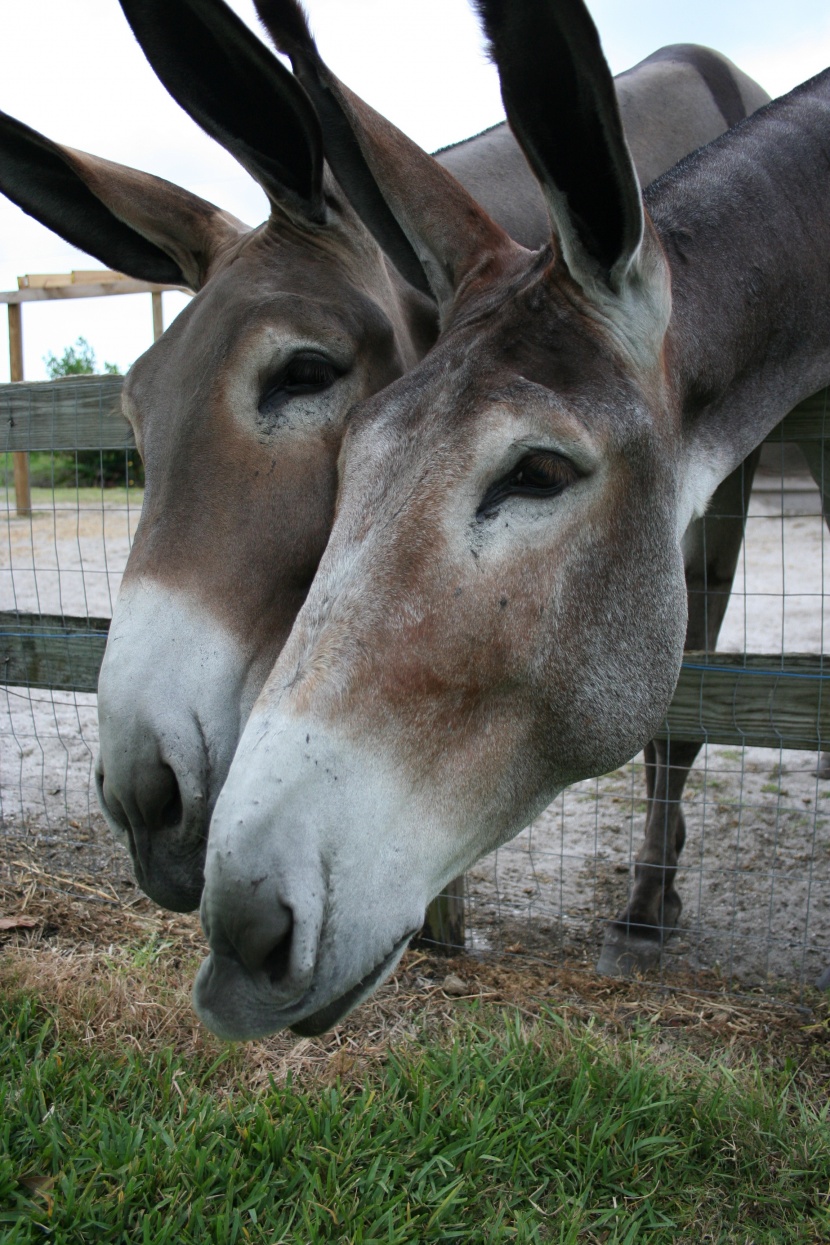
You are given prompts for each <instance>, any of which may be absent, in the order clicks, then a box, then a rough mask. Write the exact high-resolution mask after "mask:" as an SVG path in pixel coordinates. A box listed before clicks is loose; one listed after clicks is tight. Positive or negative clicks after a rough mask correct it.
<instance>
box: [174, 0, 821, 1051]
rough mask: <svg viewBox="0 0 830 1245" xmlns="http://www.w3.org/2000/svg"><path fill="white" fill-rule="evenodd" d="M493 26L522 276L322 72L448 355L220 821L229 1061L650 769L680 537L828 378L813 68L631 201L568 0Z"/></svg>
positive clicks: (355, 453) (366, 434)
mask: <svg viewBox="0 0 830 1245" xmlns="http://www.w3.org/2000/svg"><path fill="white" fill-rule="evenodd" d="M480 7H481V10H482V13H483V16H484V20H485V25H486V28H487V31H488V34H489V36H490V39H491V43H492V47H493V54H494V57H495V60H496V63H497V65H498V67H499V71H500V74H501V78H502V88H503V94H504V100H505V105H506V108H507V115H508V118H509V121H510V123H511V125H512V127H513V130H514V132H515V134H516V136H517V137H518V139H519V141H520V143H521V145H522V147H523V150H524V151H525V154H526V155H527V157H528V160H529V161H530V164H531V166H532V168H533V170H534V172H535V174H536V176H537V178H538V180H539V184H540V186H541V188H542V191H543V193H544V196H545V200H546V203H547V206H548V210H549V213H550V223H551V236H550V239H549V243H548V245H547V246H546V247H545V248H543V249H542V250H541V251H539V252H537V253H530V252H528V251H525V250H523V249H522V248H521V247H519V246H517V245H516V244H515V243H514V242H512V241H511V240H510V239H509V238H508V237H507V235H506V234H505V233H504V232H503V231H502V230H500V229H499V228H498V227H497V226H496V225H494V224H493V222H492V221H491V220H489V219H488V218H487V217H486V216H484V215H483V213H482V212H481V211H480V210H479V209H478V208H477V206H476V205H475V203H473V202H472V201H471V200H470V199H469V198H467V196H466V195H465V194H464V192H463V191H462V190H461V189H460V188H459V187H458V186H457V184H455V183H452V182H451V181H450V179H448V178H447V176H446V174H445V173H444V172H443V170H441V169H440V168H439V167H438V166H436V165H435V164H434V163H432V162H429V161H425V160H422V158H421V156H420V153H418V151H417V150H416V149H413V148H412V147H411V145H409V144H407V143H406V142H405V140H403V139H402V138H401V136H400V135H397V134H394V135H390V133H389V130H388V128H387V127H386V126H385V125H384V124H383V122H382V120H381V119H380V118H378V117H377V116H375V115H374V114H372V113H371V112H369V111H368V110H366V109H365V108H364V107H363V106H362V105H361V103H360V101H358V100H356V99H355V98H354V97H353V96H352V95H350V93H349V92H348V91H347V90H346V89H345V88H343V87H341V86H340V84H339V83H337V81H336V80H335V79H333V78H331V77H327V76H326V75H325V71H324V70H323V69H322V67H320V75H321V81H322V82H323V83H324V86H325V89H326V90H327V91H328V92H329V95H330V98H331V100H333V101H334V102H335V103H336V106H337V108H338V109H339V110H340V111H341V114H342V116H343V117H344V118H346V119H347V120H348V122H349V124H350V126H351V128H352V129H353V132H354V134H355V135H356V137H357V138H358V141H359V142H360V147H361V153H362V157H363V159H365V161H366V162H367V163H368V164H369V165H370V167H371V169H372V172H373V174H374V176H375V178H376V180H377V183H378V185H379V186H380V187H381V189H382V191H383V194H384V198H385V200H386V203H387V204H388V206H389V207H390V209H391V211H392V212H393V214H394V215H395V217H396V219H397V221H398V223H399V224H400V226H401V228H402V229H403V230H404V232H405V233H406V235H407V238H408V240H409V242H410V244H411V245H412V246H413V248H414V249H415V250H416V251H417V253H418V255H419V257H420V259H421V262H422V264H423V266H424V268H425V270H426V271H427V272H428V273H429V274H430V277H431V281H432V288H433V291H434V293H435V296H436V298H437V300H438V302H439V307H440V313H441V323H442V333H441V337H440V339H439V342H438V344H437V345H436V346H435V347H433V349H432V350H431V352H430V353H429V355H428V356H427V357H426V358H425V359H424V360H423V361H422V362H421V363H420V364H419V365H418V366H417V367H416V368H415V369H414V370H412V371H411V372H409V373H408V374H407V375H406V376H404V377H403V378H402V379H400V380H398V381H396V382H394V383H393V384H392V385H391V386H390V387H389V388H388V389H387V390H385V391H384V392H383V393H382V394H380V395H378V396H376V397H375V398H373V399H370V400H368V401H367V402H365V403H362V404H361V405H360V406H359V407H357V408H356V409H355V410H353V411H352V413H351V416H350V419H349V423H348V429H347V433H346V436H345V439H344V443H343V449H342V452H341V458H340V489H339V496H338V503H337V512H336V517H335V522H334V527H333V531H332V535H331V537H330V540H329V543H328V546H327V548H326V552H325V554H324V556H323V559H322V561H321V564H320V568H319V571H318V573H317V576H316V578H315V580H314V583H313V584H312V587H311V589H310V591H309V594H308V596H307V598H306V602H305V604H304V606H303V608H302V610H301V612H300V615H299V617H298V619H297V622H296V624H295V627H294V630H293V631H292V634H291V636H290V638H289V640H288V642H287V644H286V646H285V648H284V649H283V651H282V654H281V656H280V658H279V660H278V661H277V664H276V666H275V668H274V670H273V671H272V673H271V675H270V677H269V680H268V682H267V684H266V686H265V689H264V690H263V692H262V694H261V695H260V697H259V699H258V701H257V703H256V705H255V706H254V708H253V711H252V713H251V716H250V718H249V720H248V724H247V726H246V728H245V731H244V733H243V735H242V739H241V741H240V744H239V747H238V749H237V752H236V756H235V758H234V761H233V764H232V766H231V769H230V773H229V776H228V779H227V781H226V783H225V786H224V788H223V791H222V793H221V795H220V798H219V800H218V802H217V806H216V810H215V812H214V816H213V820H212V823H211V830H210V837H209V843H208V854H207V860H206V868H205V892H204V897H203V902H202V914H203V922H204V925H205V928H206V931H207V933H208V936H209V940H210V945H211V955H210V957H209V958H208V959H207V960H206V961H205V963H204V965H203V966H202V969H201V970H200V973H199V977H198V979H197V982H196V986H195V992H194V997H195V1001H196V1006H197V1008H198V1010H199V1013H200V1014H201V1016H202V1017H203V1019H204V1020H205V1022H206V1023H207V1024H208V1025H209V1026H210V1027H211V1028H213V1029H214V1030H215V1031H216V1032H218V1033H220V1034H223V1035H225V1036H228V1037H248V1036H253V1035H255V1034H262V1033H266V1032H269V1031H272V1030H275V1029H278V1028H280V1027H283V1026H286V1025H290V1026H292V1027H294V1028H296V1029H298V1030H299V1031H301V1032H305V1033H313V1032H318V1031H320V1030H322V1029H323V1028H325V1027H326V1026H328V1025H331V1024H333V1023H335V1022H336V1021H337V1020H338V1019H339V1018H340V1017H341V1016H342V1015H343V1014H345V1012H346V1011H348V1010H349V1008H350V1007H352V1006H353V1005H354V1004H355V1003H356V1002H358V1001H359V1000H360V999H361V998H363V997H365V995H366V994H367V993H368V992H370V991H371V990H372V989H373V988H374V986H375V985H376V984H377V983H378V981H380V980H381V979H382V978H383V977H384V976H385V975H386V974H388V972H389V971H390V970H391V968H392V967H393V965H394V964H395V963H396V961H397V959H398V957H399V956H400V954H401V952H402V950H403V948H404V947H405V945H406V942H407V940H408V938H409V937H410V936H411V934H412V932H413V931H414V930H416V929H417V928H418V926H419V924H420V922H421V919H422V916H423V912H424V907H425V905H426V903H427V902H428V901H429V899H430V898H431V896H432V895H434V894H435V893H437V892H438V891H439V890H440V889H441V887H442V886H443V885H444V884H445V883H446V882H447V881H448V880H449V879H450V878H452V877H453V876H455V875H456V874H457V873H459V872H460V871H461V870H463V869H464V868H466V867H467V866H468V865H469V864H471V863H472V861H473V860H475V859H476V857H478V856H479V855H481V854H482V853H484V852H486V851H489V850H490V849H492V848H493V847H495V846H497V845H498V844H499V843H501V842H504V841H505V839H507V838H509V837H510V836H511V835H513V834H514V833H516V831H518V830H519V829H520V828H521V827H522V826H523V825H525V824H527V822H528V821H530V820H531V819H532V818H533V817H534V816H535V815H536V814H537V813H538V812H539V810H541V809H542V808H544V807H545V805H546V804H547V803H548V802H549V801H550V800H551V799H552V798H553V796H555V794H556V793H557V792H558V791H560V790H561V789H562V788H563V787H564V786H566V785H567V784H569V783H572V782H574V781H575V780H577V779H581V778H584V777H587V776H589V775H593V774H598V773H603V772H605V771H607V770H609V769H611V768H614V767H616V766H617V765H619V764H621V763H622V762H623V761H625V760H627V759H628V758H629V757H630V756H632V755H633V754H634V753H635V752H636V751H637V750H638V749H639V748H641V747H642V746H643V744H644V742H645V741H646V740H648V739H649V737H650V735H651V734H652V733H653V731H654V729H655V728H656V726H657V724H658V723H659V722H660V720H661V718H662V716H663V714H664V713H665V711H666V708H667V706H668V704H669V701H670V699H671V696H672V693H673V690H674V686H675V682H676V679H677V674H678V670H679V668H680V661H681V656H682V652H683V642H684V637H685V634H686V587H685V582H684V565H683V550H682V544H683V539H684V535H685V533H686V532H687V530H688V528H689V524H690V523H691V522H692V521H693V520H694V518H695V517H696V516H699V515H700V514H702V513H703V511H704V509H705V507H706V505H707V503H708V501H709V499H710V498H711V496H712V494H713V492H714V491H715V489H716V488H717V486H718V485H719V483H720V482H721V481H723V480H725V479H726V478H727V477H728V476H729V474H730V472H732V471H734V470H735V468H736V467H737V466H738V464H739V463H741V461H743V460H744V459H745V458H746V457H747V455H748V454H750V453H751V452H752V450H753V448H754V447H755V446H756V445H757V444H758V443H759V442H760V441H761V440H762V439H763V437H764V436H765V434H766V433H767V432H768V431H769V430H770V429H771V428H772V427H773V426H774V425H775V424H776V423H777V422H778V421H779V420H780V419H781V418H782V417H783V416H784V415H785V414H786V413H787V412H788V411H789V410H790V409H791V408H792V407H793V406H794V405H795V404H796V403H797V402H799V401H800V400H802V399H803V398H805V397H807V396H808V395H809V394H811V393H814V392H815V391H816V390H818V389H819V388H821V387H822V386H824V385H826V384H827V383H828V381H830V331H828V319H830V301H828V290H830V212H828V210H827V203H828V193H830V71H828V72H827V73H825V74H823V75H821V76H819V77H818V78H816V79H814V80H813V81H812V82H810V83H807V84H806V85H804V86H802V87H800V88H799V89H798V90H796V91H794V92H792V93H791V94H790V95H788V96H786V97H784V98H782V99H780V100H777V101H775V102H774V103H772V104H770V105H769V106H767V107H766V108H764V109H762V110H761V111H760V112H759V113H757V114H756V115H755V116H754V117H752V118H750V119H749V120H747V121H745V122H743V123H742V124H740V125H739V126H737V127H735V128H734V129H733V130H731V131H730V132H729V133H727V134H725V135H724V136H723V137H722V138H720V139H718V140H716V141H715V142H714V143H712V144H710V145H709V146H708V147H706V148H704V149H702V150H700V151H698V152H696V153H695V154H694V155H693V156H691V157H689V158H687V159H686V160H684V161H682V162H681V164H679V165H678V166H677V167H676V168H675V169H673V170H672V171H671V172H670V173H668V174H667V175H666V176H665V177H663V178H662V179H660V180H659V181H658V182H657V183H656V184H655V185H654V186H652V187H650V188H649V190H648V191H647V192H646V194H645V208H644V202H643V196H642V195H641V193H640V190H639V188H638V186H637V181H636V176H635V172H634V169H633V166H632V163H631V159H630V155H629V152H628V150H627V147H626V144H625V142H624V139H623V134H622V127H621V124H620V118H619V113H618V109H617V106H616V101H615V98H614V91H613V83H612V79H611V76H610V74H609V71H608V69H607V66H606V64H605V62H604V60H603V57H602V53H601V50H600V46H599V41H598V38H597V35H596V31H595V29H594V27H593V24H592V22H591V19H590V17H589V15H588V13H587V10H586V9H585V8H584V5H583V4H582V3H581V2H580V0H557V3H555V4H552V3H547V2H546V0H482V2H481V5H480ZM552 67H555V71H554V69H553V68H552ZM413 186H417V194H416V195H413V193H412V187H413ZM671 848H672V845H671V844H669V845H668V851H669V852H670V851H671ZM651 881H653V878H651V877H650V874H649V872H644V873H641V874H640V877H639V878H638V882H637V886H638V888H640V889H643V888H647V886H648V885H649V884H650V882H651ZM637 898H638V897H637V895H636V894H635V900H634V902H635V905H636V903H637Z"/></svg>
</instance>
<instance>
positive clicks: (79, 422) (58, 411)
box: [0, 282, 830, 451]
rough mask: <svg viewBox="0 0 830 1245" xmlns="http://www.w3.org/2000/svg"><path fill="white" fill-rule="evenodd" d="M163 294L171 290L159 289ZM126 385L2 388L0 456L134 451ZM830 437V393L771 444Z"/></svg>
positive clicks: (777, 432)
mask: <svg viewBox="0 0 830 1245" xmlns="http://www.w3.org/2000/svg"><path fill="white" fill-rule="evenodd" d="M117 284H122V283H120V282H119V283H117ZM78 288H80V287H78ZM162 288H167V287H159V289H162ZM154 314H155V304H154ZM154 323H155V322H154ZM122 384H123V379H122V378H121V377H120V376H70V377H66V378H65V379H62V380H54V381H39V382H35V383H26V384H15V385H0V429H3V430H5V445H3V444H2V443H0V450H2V449H5V450H7V451H25V450H50V449H55V450H75V449H84V450H87V449H96V450H97V449H104V450H109V449H122V448H126V447H127V446H132V445H133V444H134V440H133V438H132V433H131V432H130V431H129V428H128V425H127V423H126V421H125V420H124V419H123V416H122V415H121V414H120V407H119V396H120V392H121V385H122ZM828 433H830V390H828V389H822V390H821V392H820V393H817V394H815V395H814V396H813V397H812V398H808V399H807V400H806V401H805V402H802V403H800V405H799V406H797V407H796V408H795V410H794V411H791V412H790V414H789V415H788V416H787V418H786V419H784V420H782V421H781V423H780V424H779V425H778V426H777V427H776V428H774V429H773V430H772V432H771V433H770V435H769V436H768V437H767V440H768V441H773V442H776V443H778V442H781V441H797V442H799V443H802V442H808V443H809V442H820V441H822V440H825V439H826V438H827V436H828ZM99 435H100V436H101V437H103V438H105V439H104V440H101V441H96V440H95V439H94V438H95V437H97V436H99Z"/></svg>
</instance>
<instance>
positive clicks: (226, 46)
mask: <svg viewBox="0 0 830 1245" xmlns="http://www.w3.org/2000/svg"><path fill="white" fill-rule="evenodd" d="M122 7H123V8H124V10H125V12H126V14H127V16H128V18H129V20H130V22H131V24H132V26H133V29H134V31H135V33H136V35H137V37H138V39H139V41H140V42H141V44H142V46H143V47H144V49H145V51H146V52H147V55H148V57H149V59H150V61H151V63H152V64H153V66H154V67H155V69H156V70H157V72H158V73H159V76H160V77H161V79H162V81H163V82H164V83H165V85H166V86H167V87H168V89H169V90H170V91H171V93H172V94H173V95H174V97H175V98H176V99H177V100H178V102H179V103H180V104H182V106H183V107H184V108H185V109H186V110H187V111H188V112H189V113H190V115H191V116H192V117H193V118H194V119H195V120H196V121H197V122H199V124H201V125H202V126H203V128H204V129H205V130H206V131H207V132H208V133H209V134H211V135H212V137H214V138H215V139H217V140H218V141H219V142H220V143H222V145H223V146H225V147H226V148H227V150H229V151H230V152H231V153H232V154H233V155H234V156H235V157H236V158H237V159H238V160H239V162H240V163H241V164H242V165H243V166H244V167H245V168H246V169H247V170H248V172H249V173H251V174H252V175H253V176H254V178H255V179H256V180H257V181H258V183H259V184H260V185H261V186H262V187H263V189H264V190H265V191H266V193H267V195H268V198H269V200H270V204H271V215H270V218H269V220H268V221H267V222H266V223H265V224H264V225H262V226H260V227H259V228H257V229H249V228H248V227H247V226H245V225H243V224H242V223H241V222H240V221H238V220H235V219H234V218H232V217H230V216H228V215H227V214H226V213H224V212H221V211H220V210H219V209H218V208H216V207H214V206H213V205H212V204H210V203H206V202H204V201H203V200H201V199H199V198H197V197H196V196H194V195H192V194H189V193H188V192H187V191H184V190H181V189H179V188H178V187H176V186H172V185H170V184H169V183H167V182H164V181H161V180H160V179H158V178H155V177H151V176H149V175H147V174H144V173H140V172H137V171H135V170H133V169H129V168H125V167H123V166H120V165H116V164H112V163H110V162H109V161H105V160H100V159H97V158H95V157H94V156H90V155H86V154H85V153H82V152H78V151H73V150H71V149H69V148H65V147H61V146H58V145H57V144H55V143H53V142H51V141H49V140H48V139H46V138H44V137H42V136H41V135H39V134H36V133H35V132H34V131H32V130H30V129H28V128H27V127H25V126H23V125H21V124H20V123H18V122H16V121H14V120H12V119H11V118H8V117H4V118H3V120H2V125H0V186H1V187H2V189H3V190H4V192H5V193H6V194H7V195H9V197H10V198H12V199H14V200H15V201H16V202H17V203H18V204H19V205H20V206H21V207H23V208H24V210H25V211H27V212H29V213H30V214H31V215H33V216H35V217H37V218H38V219H40V220H41V221H43V222H44V223H45V224H47V225H49V226H50V227H51V228H52V229H54V230H55V231H56V232H58V233H60V234H62V235H63V236H64V237H66V238H67V239H68V240H70V241H71V242H73V243H74V244H75V245H78V246H81V247H83V248H84V249H85V250H87V251H88V252H90V253H91V254H93V255H95V256H96V257H97V258H98V259H100V260H102V261H103V262H104V263H106V264H108V265H111V266H112V267H115V268H118V269H120V270H123V271H126V272H128V273H130V274H131V275H133V276H136V277H141V278H144V279H148V280H153V281H164V282H173V283H177V284H183V285H186V286H189V287H190V288H191V289H192V290H194V291H198V293H197V296H196V297H195V298H194V299H193V301H192V302H191V303H190V305H189V306H188V307H187V309H186V310H185V311H184V312H183V313H182V314H181V315H180V316H179V317H178V319H177V320H176V321H175V322H174V323H173V324H172V325H171V327H170V328H169V329H168V330H167V332H166V333H165V334H164V335H163V337H162V338H161V339H160V340H159V341H158V342H157V343H156V344H155V345H154V346H152V347H151V349H150V350H148V351H147V353H146V354H145V355H143V356H142V358H140V359H139V360H138V361H137V362H136V363H135V365H134V366H133V367H132V369H131V370H130V373H129V375H128V377H127V380H126V382H125V387H124V398H123V405H124V412H125V414H126V416H127V418H128V419H129V421H130V423H131V425H132V427H133V429H134V431H135V436H136V441H137V444H138V447H139V450H140V452H141V455H142V458H143V460H144V464H145V468H146V492H145V498H144V506H143V510H142V515H141V519H140V522H139V525H138V529H137V532H136V537H135V542H134V545H133V549H132V552H131V555H130V558H129V561H128V564H127V568H126V573H125V576H124V582H123V586H122V589H121V592H120V595H119V598H118V602H117V604H116V608H115V612H114V617H113V622H112V627H111V631H110V637H109V643H108V647H107V653H106V657H105V660H104V665H103V668H102V671H101V677H100V683H99V720H100V755H99V760H98V765H97V779H98V790H99V796H100V800H101V804H102V808H103V810H104V813H105V816H106V817H107V820H108V822H109V823H110V825H111V826H112V828H113V829H114V830H115V831H116V833H118V834H120V835H122V836H126V839H127V841H128V843H129V847H130V850H131V852H132V856H133V861H134V864H135V869H136V874H137V877H138V880H139V882H140V884H141V886H142V888H143V889H144V890H146V891H147V892H148V894H150V895H151V896H153V898H155V899H156V900H157V901H158V902H159V903H161V904H163V905H164V906H166V907H170V908H174V909H182V910H186V909H189V908H193V907H194V906H196V904H197V903H198V901H199V896H200V893H201V887H202V863H203V858H204V851H205V841H206V836H207V827H208V823H209V819H210V813H211V811H212V808H213V804H214V802H215V799H216V796H217V794H218V792H219V789H220V788H221V785H222V782H223V781H224V777H225V774H226V772H227V769H228V766H229V764H230V761H231V757H232V756H233V751H234V748H235V746H236V743H237V740H238V737H239V733H240V731H241V728H242V725H243V724H244V721H245V718H246V716H247V713H248V709H249V707H250V705H251V703H252V702H253V700H254V699H255V697H256V695H257V693H258V691H259V689H260V687H261V685H262V683H263V682H264V679H265V677H266V674H267V672H268V671H269V670H270V669H271V667H272V665H273V663H274V660H275V657H276V654H277V653H278V652H279V649H280V647H281V645H282V643H283V642H284V640H285V637H286V636H287V634H288V632H289V630H290V627H291V624H292V622H293V619H294V617H295V615H296V613H297V611H298V610H299V608H300V606H301V604H302V601H303V599H304V597H305V594H306V592H307V590H308V585H309V583H310V581H311V578H312V576H313V574H314V572H315V570H316V567H317V563H318V561H319V558H320V556H321V553H322V551H323V549H324V547H325V543H326V540H327V538H328V533H329V529H330V526H331V521H332V514H333V508H334V498H335V486H336V463H337V455H338V453H339V449H340V442H341V438H342V427H343V422H344V417H345V413H346V411H347V410H348V409H349V408H350V407H351V406H352V404H353V403H355V402H356V401H357V400H358V399H360V398H363V397H365V396H366V395H368V394H371V393H374V392H375V391H376V390H377V389H379V388H380V387H381V386H383V385H384V384H386V383H388V382H389V381H390V380H393V379H394V378H395V377H397V376H399V375H400V374H401V372H402V371H403V370H404V369H405V368H406V367H409V366H411V365H412V363H413V362H414V361H415V359H416V358H418V357H420V355H421V354H423V352H424V350H425V349H426V347H427V345H428V344H429V342H430V341H431V340H432V339H433V337H434V333H435V327H434V322H435V313H434V306H433V304H432V301H431V299H429V298H428V297H426V296H425V295H423V294H420V293H418V291H417V290H416V289H414V288H413V286H412V285H411V284H410V283H408V282H407V281H406V280H404V279H403V278H402V277H401V276H400V275H399V274H398V272H397V271H396V270H395V269H394V268H393V267H392V266H391V265H388V264H387V263H386V261H385V260H384V259H383V257H382V255H381V252H380V250H379V248H378V247H377V245H376V243H375V242H374V240H373V239H372V237H371V235H370V234H369V233H368V232H367V231H366V229H365V228H363V226H362V225H361V224H360V222H359V221H358V218H357V216H356V215H355V213H354V211H353V210H352V208H351V207H350V205H349V203H348V201H347V200H345V199H344V197H343V195H342V194H341V193H340V191H339V188H338V187H337V186H336V184H335V183H334V181H333V179H332V178H331V176H330V175H329V174H328V173H327V172H326V171H325V170H324V166H323V156H322V143H321V135H320V126H319V122H318V120H317V116H316V114H315V111H314V109H313V107H312V105H311V104H310V102H309V100H308V98H307V96H306V94H305V92H304V90H303V88H302V87H301V86H300V85H299V83H298V82H297V81H296V79H295V78H294V76H293V75H292V74H291V73H290V72H289V71H288V70H287V69H285V68H284V67H283V66H282V65H281V64H280V63H279V62H278V61H277V60H276V58H274V57H273V56H272V55H271V54H270V53H269V52H268V51H267V50H266V49H265V48H264V46H263V45H262V44H261V43H260V42H259V41H258V40H257V39H256V38H255V37H254V36H253V35H252V34H251V33H250V32H249V31H248V29H247V27H245V26H244V25H243V23H241V22H240V21H239V20H238V19H237V18H236V17H235V16H234V14H233V13H232V12H231V11H230V10H229V9H227V8H226V7H225V6H224V5H222V4H220V3H217V2H210V0H158V2H154V0H123V6H122ZM414 267H415V265H414V264H412V265H411V266H410V275H412V270H413V269H414ZM416 275H417V274H416ZM418 279H419V281H420V283H421V284H422V285H423V284H424V282H423V277H422V276H419V277H418Z"/></svg>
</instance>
